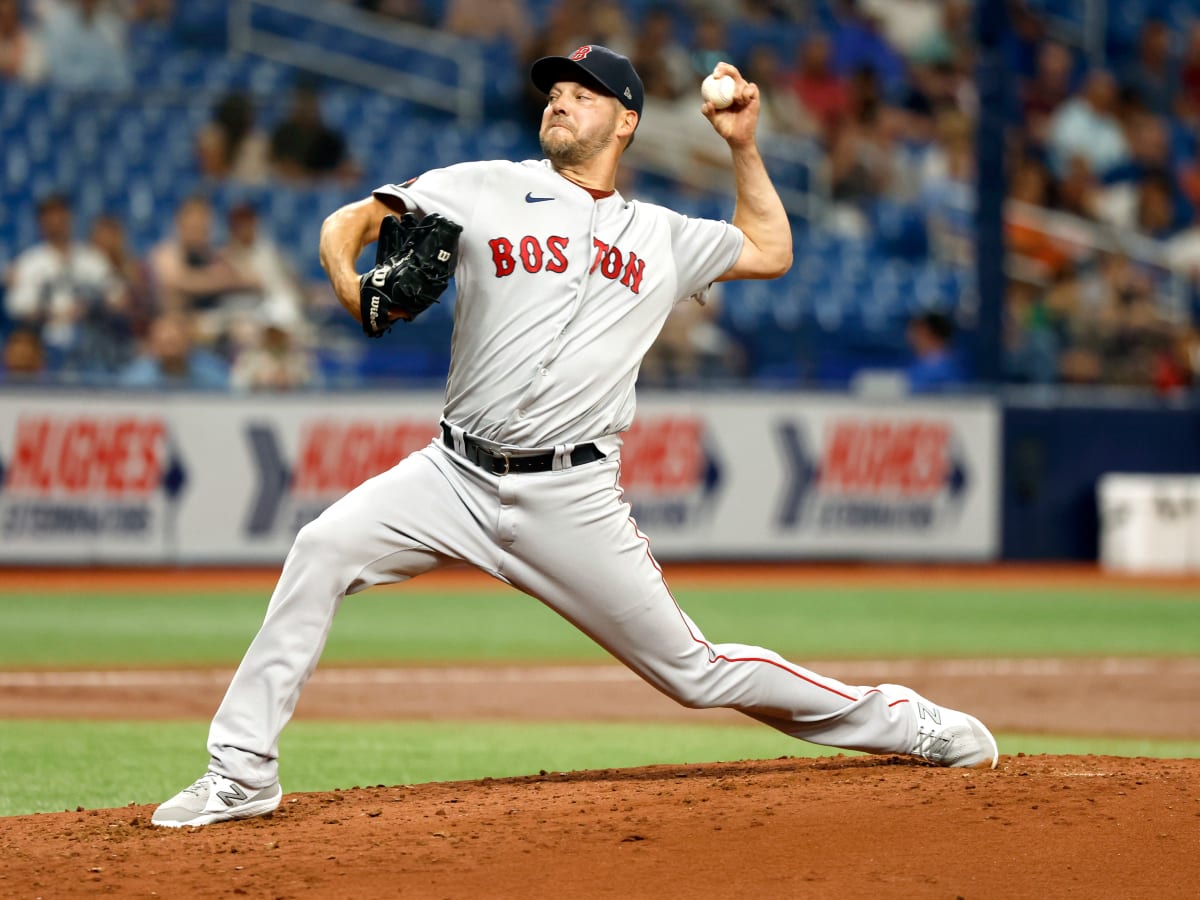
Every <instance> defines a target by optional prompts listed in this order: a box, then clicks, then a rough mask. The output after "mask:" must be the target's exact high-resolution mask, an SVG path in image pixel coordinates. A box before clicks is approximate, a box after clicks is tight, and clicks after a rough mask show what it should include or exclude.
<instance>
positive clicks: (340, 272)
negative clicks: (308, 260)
mask: <svg viewBox="0 0 1200 900" xmlns="http://www.w3.org/2000/svg"><path fill="white" fill-rule="evenodd" d="M404 211H405V208H404V204H403V203H402V202H401V200H400V198H399V197H391V198H388V202H386V203H385V202H384V201H383V200H381V199H380V198H379V197H377V196H372V197H367V198H366V199H365V200H357V201H355V202H354V203H348V204H346V205H345V206H343V207H342V208H341V209H339V210H336V211H335V212H333V213H331V214H330V215H329V217H328V218H326V219H325V221H324V222H323V223H322V224H321V240H320V245H319V251H320V255H321V266H322V267H323V268H324V269H325V274H326V275H328V276H329V283H330V284H331V285H333V293H334V295H336V296H337V299H338V303H340V304H341V305H342V306H343V307H344V308H345V310H346V312H348V313H350V315H352V316H354V318H355V319H356V320H357V321H359V322H361V321H362V312H361V310H360V303H359V297H358V272H357V271H356V270H355V268H354V265H355V263H356V262H358V257H359V255H360V254H361V253H362V251H363V248H364V247H366V246H367V245H368V244H370V243H373V242H374V241H376V240H378V239H379V226H380V225H381V224H382V223H383V219H384V217H385V216H388V215H393V214H394V215H402V214H403V213H404Z"/></svg>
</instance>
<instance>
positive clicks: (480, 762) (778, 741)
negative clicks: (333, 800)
mask: <svg viewBox="0 0 1200 900" xmlns="http://www.w3.org/2000/svg"><path fill="white" fill-rule="evenodd" d="M207 731H208V723H207V722H201V721H168V722H84V721H44V720H27V719H15V720H9V721H6V722H5V723H4V727H3V729H0V815H5V816H6V815H20V814H25V813H33V812H58V811H62V810H73V809H75V808H76V807H77V806H83V807H85V808H89V809H92V808H103V809H108V808H114V807H120V806H124V805H126V804H130V803H135V804H146V803H159V802H161V801H162V800H165V799H166V798H167V797H170V796H171V795H173V794H175V793H176V792H177V791H178V790H180V789H181V788H183V787H185V786H186V785H188V784H190V783H191V781H192V780H193V779H195V778H196V777H197V776H198V775H200V774H201V773H202V772H203V771H204V768H205V766H206V765H207V762H208V756H207V753H206V752H205V749H204V742H205V737H206V735H207ZM997 738H998V740H999V742H1000V748H1001V752H1002V753H1003V754H1005V755H1013V754H1016V753H1020V752H1023V753H1027V754H1035V753H1054V754H1065V753H1071V754H1096V755H1104V756H1155V757H1167V758H1179V757H1193V756H1198V755H1200V741H1147V740H1136V739H1120V738H1071V737H1052V736H1042V735H1020V734H1003V733H1002V734H999V735H997ZM835 755H838V754H837V753H836V751H833V750H831V749H830V748H827V747H819V746H817V745H815V744H808V743H805V742H803V741H797V740H794V739H792V738H789V737H787V736H785V735H782V734H779V733H778V732H775V731H772V730H771V729H769V728H764V727H762V726H758V725H745V726H736V727H730V726H710V725H688V724H666V725H662V724H653V723H637V724H619V723H595V722H555V723H506V722H426V721H420V722H388V723H380V724H375V725H366V724H364V723H348V722H329V721H297V722H293V723H292V724H291V725H289V726H288V729H287V730H286V731H285V732H284V735H283V739H282V742H281V751H280V760H281V782H282V784H283V787H284V790H285V791H286V792H288V793H298V792H308V791H323V790H332V789H334V788H350V787H357V786H362V785H374V784H386V785H394V784H420V783H425V782H431V781H464V780H474V779H479V778H487V777H491V778H500V777H509V776H520V775H534V774H537V773H539V772H540V771H542V770H545V771H548V772H575V771H581V770H595V769H619V768H628V767H632V766H642V765H659V764H688V763H703V762H718V761H727V762H732V761H737V760H744V759H773V758H778V757H789V756H790V757H812V756H835Z"/></svg>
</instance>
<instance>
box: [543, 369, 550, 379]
mask: <svg viewBox="0 0 1200 900" xmlns="http://www.w3.org/2000/svg"><path fill="white" fill-rule="evenodd" d="M549 374H550V370H549V369H542V377H543V378H544V377H545V376H547V375H549Z"/></svg>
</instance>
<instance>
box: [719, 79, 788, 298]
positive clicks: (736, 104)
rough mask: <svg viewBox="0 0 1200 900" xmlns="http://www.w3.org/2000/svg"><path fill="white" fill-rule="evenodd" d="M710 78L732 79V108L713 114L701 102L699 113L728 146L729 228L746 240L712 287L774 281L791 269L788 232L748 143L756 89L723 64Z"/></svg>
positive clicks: (784, 217)
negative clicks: (731, 181) (743, 281)
mask: <svg viewBox="0 0 1200 900" xmlns="http://www.w3.org/2000/svg"><path fill="white" fill-rule="evenodd" d="M713 72H714V74H716V75H729V76H730V77H732V78H733V80H734V84H735V87H734V92H733V103H731V104H730V105H729V106H728V107H726V108H725V109H717V108H716V107H714V106H713V105H712V104H711V103H709V102H705V104H704V106H703V107H702V108H701V112H702V113H703V114H704V116H705V118H707V119H708V121H709V122H710V123H712V127H713V128H714V129H716V132H717V134H719V135H720V136H721V137H722V138H724V139H725V142H726V143H727V144H729V151H730V153H731V154H732V156H733V175H734V182H735V185H736V189H737V198H736V202H735V206H734V211H733V224H734V225H736V226H737V227H738V228H739V229H741V232H742V234H743V235H745V238H746V240H745V243H744V244H743V245H742V252H741V254H740V255H739V256H738V258H737V261H736V262H735V263H734V264H733V266H732V267H731V268H730V269H729V270H728V271H727V272H725V274H724V275H721V276H720V277H719V278H717V281H732V280H734V279H737V278H778V277H779V276H780V275H783V274H784V273H785V272H787V270H788V269H790V268H791V267H792V226H791V224H790V223H789V222H788V217H787V212H786V211H785V210H784V208H783V201H781V200H780V199H779V194H778V193H777V192H776V190H775V185H773V184H772V183H771V177H770V176H769V175H768V174H767V168H766V166H765V165H763V159H762V156H761V154H759V152H758V143H757V141H756V140H755V137H754V135H755V130H756V129H757V127H758V111H759V106H760V103H759V93H758V85H756V84H753V83H752V82H748V81H746V79H744V78H743V77H742V73H741V72H739V71H738V70H737V69H736V68H735V67H734V66H731V65H729V63H725V62H722V63H717V66H716V68H715V69H714V70H713Z"/></svg>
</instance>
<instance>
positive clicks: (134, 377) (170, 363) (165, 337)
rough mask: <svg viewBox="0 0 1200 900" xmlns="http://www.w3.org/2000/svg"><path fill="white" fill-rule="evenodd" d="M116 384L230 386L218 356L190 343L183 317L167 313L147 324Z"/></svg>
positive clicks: (134, 385)
mask: <svg viewBox="0 0 1200 900" xmlns="http://www.w3.org/2000/svg"><path fill="white" fill-rule="evenodd" d="M119 383H120V384H121V385H122V386H123V387H131V388H202V389H207V390H223V389H224V388H226V387H228V386H229V371H228V368H227V367H226V365H225V363H224V362H223V361H222V360H221V359H220V358H219V357H218V356H216V355H215V354H213V353H210V352H209V351H207V350H205V349H203V348H201V347H196V346H195V345H194V344H193V342H192V335H191V332H190V328H189V324H188V319H187V317H186V316H184V315H181V314H179V313H166V314H165V315H162V316H159V317H158V318H157V319H155V320H154V321H153V322H152V323H151V324H150V331H149V334H148V335H147V336H146V340H145V343H144V347H143V349H142V352H141V353H140V354H139V355H138V357H137V358H136V359H135V360H134V361H133V362H131V363H130V364H129V366H128V367H127V368H126V369H125V370H124V371H123V372H122V373H121V375H120V378H119Z"/></svg>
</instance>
